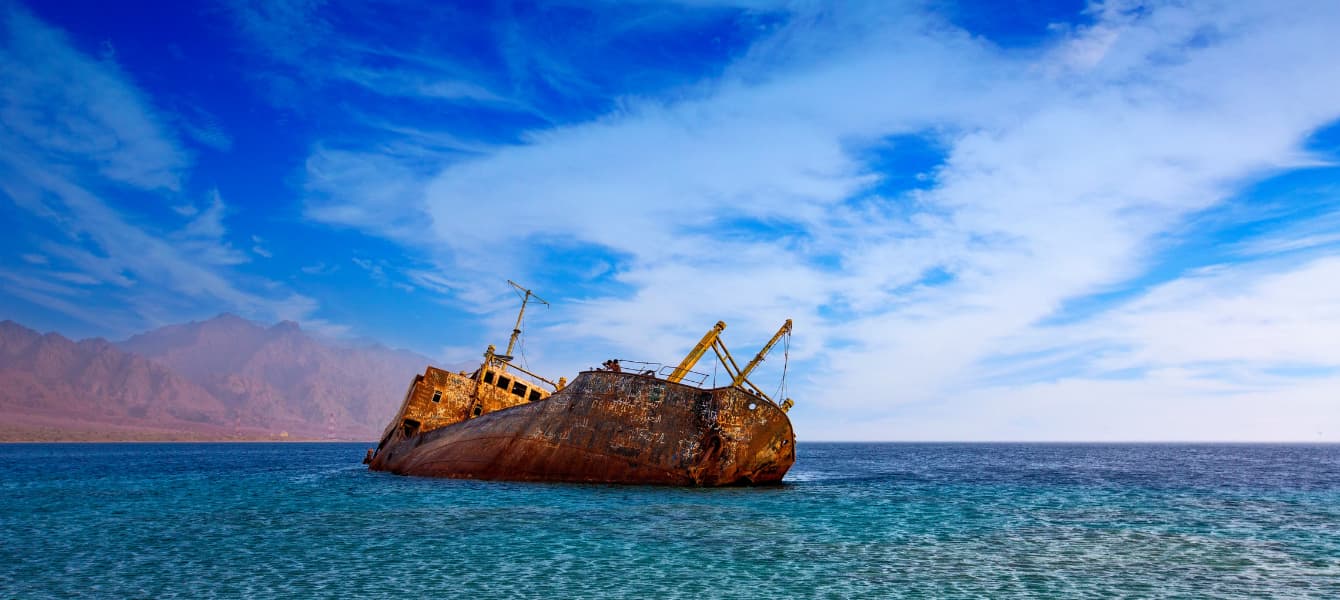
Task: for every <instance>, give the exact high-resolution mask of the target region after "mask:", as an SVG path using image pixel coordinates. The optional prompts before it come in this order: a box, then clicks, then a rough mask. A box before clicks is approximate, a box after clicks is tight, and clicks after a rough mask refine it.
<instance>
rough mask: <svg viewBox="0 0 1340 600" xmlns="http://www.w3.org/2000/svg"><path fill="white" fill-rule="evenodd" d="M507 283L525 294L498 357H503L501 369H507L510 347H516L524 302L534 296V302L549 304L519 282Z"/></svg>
mask: <svg viewBox="0 0 1340 600" xmlns="http://www.w3.org/2000/svg"><path fill="white" fill-rule="evenodd" d="M507 283H509V284H511V286H512V287H514V288H516V290H517V291H518V292H525V293H526V295H525V296H523V297H522V298H521V312H518V313H517V314H516V326H515V327H512V338H511V339H509V340H507V351H506V352H504V353H503V356H499V357H498V358H501V359H503V360H502V368H501V369H500V370H502V371H506V370H507V363H509V362H511V360H512V348H514V347H516V340H517V338H519V337H521V319H522V317H524V316H526V304H527V303H529V302H530V299H531V298H534V299H535V301H536V302H539V303H540V304H543V305H545V306H549V303H548V302H546V301H545V300H544V298H541V297H539V296H536V295H535V293H534V292H532V291H530V290H528V289H526V288H523V287H521V286H520V285H519V284H517V282H515V281H512V280H511V279H508V280H507Z"/></svg>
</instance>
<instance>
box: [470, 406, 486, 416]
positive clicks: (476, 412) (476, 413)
mask: <svg viewBox="0 0 1340 600" xmlns="http://www.w3.org/2000/svg"><path fill="white" fill-rule="evenodd" d="M483 412H484V407H483V406H481V405H479V404H476V405H475V409H474V410H473V411H471V414H473V415H474V416H476V417H478V416H479V415H480V414H481V413H483Z"/></svg>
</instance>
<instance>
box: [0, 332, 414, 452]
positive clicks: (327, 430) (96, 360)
mask: <svg viewBox="0 0 1340 600" xmlns="http://www.w3.org/2000/svg"><path fill="white" fill-rule="evenodd" d="M432 362H433V361H432V360H431V359H429V358H427V357H425V356H421V355H418V354H415V353H413V352H408V351H405V350H393V349H389V348H386V347H384V346H381V345H377V344H364V345H349V344H343V343H340V342H336V341H331V340H327V339H323V338H320V337H317V336H313V335H310V334H308V333H307V332H305V331H303V330H302V328H301V327H299V326H298V325H297V324H296V323H293V322H291V321H284V322H281V323H278V324H276V325H273V326H264V325H261V324H258V323H255V322H252V321H248V320H246V319H243V318H241V317H238V316H236V315H231V314H223V315H219V316H217V317H215V318H213V319H209V320H207V321H198V322H190V323H184V324H180V325H170V326H167V327H162V328H159V329H155V330H152V331H148V332H145V333H142V334H139V335H136V336H134V337H131V338H130V339H128V340H125V341H122V342H119V343H113V342H109V341H107V340H104V339H101V338H94V339H86V340H80V341H77V342H76V341H72V340H70V339H68V338H66V337H64V336H62V335H60V334H57V333H46V334H42V333H39V332H37V331H34V330H32V329H29V328H27V327H24V326H22V325H20V324H18V323H15V322H13V321H4V322H0V440H11V441H13V440H232V439H236V440H244V439H347V440H372V439H376V438H377V437H378V436H379V435H380V434H381V430H382V428H383V427H384V426H385V424H386V420H387V419H389V418H390V417H391V415H392V413H393V412H394V411H395V409H396V408H397V407H398V406H399V403H400V401H401V400H402V399H403V397H404V394H405V390H406V389H407V388H408V386H409V383H410V380H411V379H413V377H414V375H415V374H418V373H422V372H423V370H424V367H425V366H426V365H428V364H430V363H432Z"/></svg>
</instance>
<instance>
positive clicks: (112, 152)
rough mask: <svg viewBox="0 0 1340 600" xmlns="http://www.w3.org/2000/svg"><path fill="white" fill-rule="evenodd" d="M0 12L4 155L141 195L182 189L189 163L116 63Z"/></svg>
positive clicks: (23, 16)
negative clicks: (86, 173)
mask: <svg viewBox="0 0 1340 600" xmlns="http://www.w3.org/2000/svg"><path fill="white" fill-rule="evenodd" d="M0 11H2V12H0V14H3V18H4V28H5V31H6V35H5V43H4V46H3V49H0V80H3V81H4V82H5V84H4V86H0V121H2V122H4V124H5V130H6V131H4V132H2V133H0V147H3V148H4V149H5V152H6V153H7V154H10V153H16V152H38V153H40V154H41V155H42V158H43V160H44V162H45V163H47V164H52V165H55V164H59V165H73V166H77V167H81V168H82V167H85V166H87V167H90V168H92V169H96V171H97V172H99V173H101V174H102V175H103V176H105V177H107V178H109V179H111V180H114V181H119V182H123V183H128V184H131V185H134V186H138V187H143V188H163V189H168V190H176V189H178V188H179V187H180V185H181V177H182V172H183V171H184V170H185V169H186V168H187V167H188V166H189V164H190V159H189V157H188V156H187V155H186V153H185V152H183V151H182V150H181V148H180V146H179V144H177V143H176V141H175V140H174V139H173V138H172V137H171V136H170V135H168V134H167V132H166V130H165V127H164V126H163V124H162V120H161V119H159V118H157V117H156V116H155V114H154V112H153V111H152V110H151V109H150V107H149V103H148V101H147V100H146V99H145V98H144V96H143V94H141V93H140V92H139V91H138V90H137V89H136V88H135V87H134V86H133V85H128V84H127V82H126V77H125V74H124V73H122V72H121V70H120V68H119V67H118V66H117V65H116V64H115V63H113V62H110V61H109V60H95V59H92V58H90V57H88V56H86V55H84V54H82V53H80V52H79V51H78V50H76V49H74V48H73V47H72V46H71V44H70V42H69V40H68V39H66V37H65V35H64V34H63V33H62V32H60V31H58V30H56V29H53V28H51V27H48V26H46V25H45V24H44V23H42V22H40V21H38V20H36V19H35V18H33V17H32V16H31V15H29V14H28V13H27V12H25V11H24V10H23V9H22V8H20V7H19V6H17V5H14V4H10V5H7V6H6V7H4V8H0ZM59 107H78V110H70V111H66V110H59Z"/></svg>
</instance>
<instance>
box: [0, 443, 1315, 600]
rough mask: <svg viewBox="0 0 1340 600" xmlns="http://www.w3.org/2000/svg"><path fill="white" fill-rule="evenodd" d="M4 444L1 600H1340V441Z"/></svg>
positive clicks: (0, 454)
mask: <svg viewBox="0 0 1340 600" xmlns="http://www.w3.org/2000/svg"><path fill="white" fill-rule="evenodd" d="M365 447H366V444H294V443H289V444H52V445H45V444H20V445H0V535H2V536H3V542H4V543H3V544H0V596H3V597H6V598H7V597H19V598H41V597H112V598H123V597H154V598H173V597H187V598H213V597H239V596H258V597H275V596H281V595H283V596H291V595H296V596H300V597H310V596H323V597H350V596H357V597H365V596H383V595H384V596H392V595H394V596H399V597H425V596H439V597H458V596H460V597H475V596H500V597H516V596H530V597H590V596H614V597H638V598H641V597H649V596H650V597H671V598H703V597H740V598H744V597H751V598H752V597H779V596H786V595H793V596H803V597H814V596H817V597H854V596H859V597H992V598H997V597H1004V596H1036V597H1055V598H1072V597H1082V596H1091V597H1099V596H1101V597H1108V596H1114V595H1125V596H1139V597H1148V596H1181V597H1196V598H1204V597H1266V596H1273V597H1290V598H1297V597H1316V598H1340V446H1338V445H1245V446H1238V445H1061V444H1057V445H1050V444H1039V445H1034V444H817V443H809V444H806V443H801V444H800V445H799V446H798V447H797V451H798V456H799V458H798V461H797V464H796V466H795V467H794V468H793V469H792V471H791V473H790V474H789V475H788V476H787V479H786V481H787V483H786V484H785V485H782V486H778V487H770V488H753V489H742V488H735V489H672V488H652V487H626V486H582V485H560V484H513V483H494V482H475V481H452V480H431V479H416V478H406V477H397V476H394V475H387V474H383V473H370V472H368V471H367V470H366V469H365V468H364V467H363V466H362V465H361V464H359V461H360V460H361V459H362V456H363V452H364V449H365Z"/></svg>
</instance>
